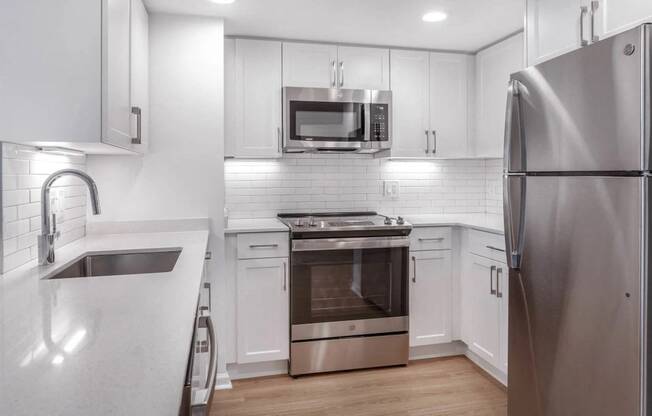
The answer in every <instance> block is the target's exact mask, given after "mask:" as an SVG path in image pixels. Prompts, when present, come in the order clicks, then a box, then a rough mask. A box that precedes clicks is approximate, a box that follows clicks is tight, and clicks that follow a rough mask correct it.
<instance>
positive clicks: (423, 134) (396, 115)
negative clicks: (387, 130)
mask: <svg viewBox="0 0 652 416" xmlns="http://www.w3.org/2000/svg"><path fill="white" fill-rule="evenodd" d="M428 59H429V56H428V52H415V51H401V50H392V51H391V61H392V123H393V132H392V136H393V137H392V140H393V142H392V156H400V157H426V156H428V149H429V147H428V146H429V144H428V143H427V140H428V133H427V131H428V130H429V127H430V119H429V117H430V107H429V96H428V87H429V79H430V72H429V61H428Z"/></svg>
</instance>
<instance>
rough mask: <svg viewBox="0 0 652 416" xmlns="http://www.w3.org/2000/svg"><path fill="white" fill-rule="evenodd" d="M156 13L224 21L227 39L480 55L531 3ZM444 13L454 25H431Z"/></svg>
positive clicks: (466, 0)
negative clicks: (430, 18) (430, 16)
mask: <svg viewBox="0 0 652 416" xmlns="http://www.w3.org/2000/svg"><path fill="white" fill-rule="evenodd" d="M145 2H146V4H147V7H148V9H149V10H150V11H153V12H166V13H181V14H196V15H208V16H220V17H223V18H224V20H225V28H226V29H225V30H226V34H227V35H246V36H262V37H273V38H282V39H303V40H316V41H329V42H343V43H360V44H370V45H387V46H404V47H413V48H426V49H447V50H458V51H476V50H478V49H480V48H482V47H483V46H485V45H487V44H490V43H492V42H494V41H496V40H499V39H501V38H503V37H505V36H507V35H509V34H512V33H514V32H516V31H518V30H519V29H521V28H522V27H523V20H524V19H523V14H524V6H525V0H236V1H235V3H233V4H230V5H218V4H214V3H211V2H210V1H209V0H145ZM432 10H441V11H444V12H446V13H447V14H448V19H447V20H446V21H444V22H440V23H425V22H423V21H422V20H421V16H422V15H423V14H424V13H425V12H427V11H432Z"/></svg>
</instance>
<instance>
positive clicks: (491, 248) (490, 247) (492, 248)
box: [485, 246, 505, 253]
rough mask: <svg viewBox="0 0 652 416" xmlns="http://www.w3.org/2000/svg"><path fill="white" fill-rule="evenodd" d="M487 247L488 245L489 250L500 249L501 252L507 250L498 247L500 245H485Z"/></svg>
mask: <svg viewBox="0 0 652 416" xmlns="http://www.w3.org/2000/svg"><path fill="white" fill-rule="evenodd" d="M485 247H487V248H488V249H489V250H495V251H500V252H501V253H504V252H505V250H503V249H502V248H498V247H494V246H485Z"/></svg>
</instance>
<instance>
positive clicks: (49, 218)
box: [38, 169, 100, 265]
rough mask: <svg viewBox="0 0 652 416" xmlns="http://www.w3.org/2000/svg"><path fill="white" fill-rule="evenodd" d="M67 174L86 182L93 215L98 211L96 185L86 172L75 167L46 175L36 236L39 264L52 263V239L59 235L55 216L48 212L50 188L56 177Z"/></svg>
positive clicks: (98, 202) (98, 201)
mask: <svg viewBox="0 0 652 416" xmlns="http://www.w3.org/2000/svg"><path fill="white" fill-rule="evenodd" d="M68 175H70V176H76V177H78V178H79V179H81V180H82V181H84V183H86V185H87V186H88V190H89V191H90V193H91V208H92V209H93V215H98V214H99V213H100V200H99V198H98V194H97V185H95V181H94V180H93V178H91V177H90V176H88V174H86V173H85V172H82V171H81V170H77V169H62V170H59V171H57V172H54V173H53V174H52V175H50V176H48V178H47V179H46V180H45V182H43V187H41V235H39V236H38V264H41V265H44V264H52V263H54V240H56V239H57V238H59V235H60V232H59V231H57V217H56V215H55V214H51V213H50V188H51V187H52V184H53V183H54V182H55V181H56V180H57V179H59V178H60V177H62V176H68Z"/></svg>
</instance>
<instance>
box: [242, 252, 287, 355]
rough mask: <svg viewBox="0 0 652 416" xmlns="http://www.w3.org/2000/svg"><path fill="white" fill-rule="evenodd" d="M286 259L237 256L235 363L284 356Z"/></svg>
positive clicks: (285, 344)
mask: <svg viewBox="0 0 652 416" xmlns="http://www.w3.org/2000/svg"><path fill="white" fill-rule="evenodd" d="M287 266H288V261H287V259H286V258H282V259H251V260H238V277H237V323H238V326H237V333H238V336H237V339H238V348H237V349H238V363H241V364H242V363H253V362H260V361H272V360H284V359H287V358H288V356H289V355H288V354H289V343H290V312H289V305H290V303H289V302H290V300H289V297H288V293H289V289H290V287H289V284H290V281H289V279H288V276H287V271H288V268H287Z"/></svg>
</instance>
